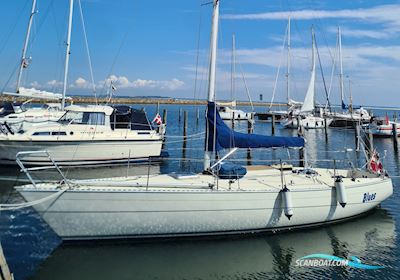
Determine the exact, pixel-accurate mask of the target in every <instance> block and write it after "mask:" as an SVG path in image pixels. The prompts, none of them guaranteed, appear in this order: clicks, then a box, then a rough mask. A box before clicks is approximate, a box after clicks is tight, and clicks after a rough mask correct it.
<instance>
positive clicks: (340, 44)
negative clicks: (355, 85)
mask: <svg viewBox="0 0 400 280" xmlns="http://www.w3.org/2000/svg"><path fill="white" fill-rule="evenodd" d="M338 39H339V63H340V74H339V80H340V98H341V99H342V106H343V104H344V85H343V59H342V32H341V30H340V27H338Z"/></svg>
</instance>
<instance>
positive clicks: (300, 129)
mask: <svg viewBox="0 0 400 280" xmlns="http://www.w3.org/2000/svg"><path fill="white" fill-rule="evenodd" d="M296 120H297V131H298V133H299V134H300V135H301V136H304V126H302V125H301V117H300V116H298V117H297V118H296Z"/></svg>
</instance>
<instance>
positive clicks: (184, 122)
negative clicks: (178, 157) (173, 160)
mask: <svg viewBox="0 0 400 280" xmlns="http://www.w3.org/2000/svg"><path fill="white" fill-rule="evenodd" d="M187 126H188V113H187V111H184V113H183V144H182V155H183V156H182V157H183V158H185V157H186V144H187V139H186V135H187Z"/></svg>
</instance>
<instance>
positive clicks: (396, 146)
mask: <svg viewBox="0 0 400 280" xmlns="http://www.w3.org/2000/svg"><path fill="white" fill-rule="evenodd" d="M392 134H393V146H394V149H395V151H397V150H398V146H399V145H398V139H397V136H398V135H397V123H396V119H394V122H393V124H392Z"/></svg>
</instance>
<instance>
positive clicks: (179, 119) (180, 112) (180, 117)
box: [178, 108, 182, 122]
mask: <svg viewBox="0 0 400 280" xmlns="http://www.w3.org/2000/svg"><path fill="white" fill-rule="evenodd" d="M181 120H182V108H179V116H178V122H181Z"/></svg>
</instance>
